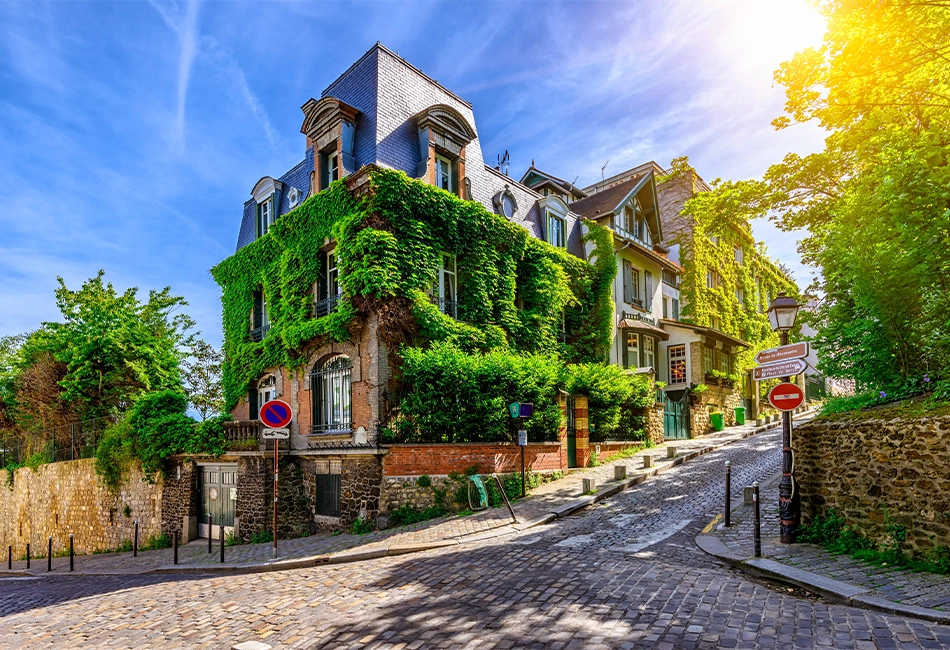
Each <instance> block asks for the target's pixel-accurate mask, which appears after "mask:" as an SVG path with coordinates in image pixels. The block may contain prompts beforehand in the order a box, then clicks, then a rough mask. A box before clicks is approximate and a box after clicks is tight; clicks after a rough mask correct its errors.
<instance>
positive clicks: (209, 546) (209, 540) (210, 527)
mask: <svg viewBox="0 0 950 650" xmlns="http://www.w3.org/2000/svg"><path fill="white" fill-rule="evenodd" d="M274 444H275V445H276V444H277V443H276V442H275V443H274ZM213 525H214V517H212V516H211V513H210V512H209V513H208V553H211V551H212V549H211V538H212V537H213V535H212V534H211V531H212V526H213Z"/></svg>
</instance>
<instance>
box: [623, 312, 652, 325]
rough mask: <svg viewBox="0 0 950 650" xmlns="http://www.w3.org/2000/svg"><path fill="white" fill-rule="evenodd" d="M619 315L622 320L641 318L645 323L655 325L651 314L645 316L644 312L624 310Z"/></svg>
mask: <svg viewBox="0 0 950 650" xmlns="http://www.w3.org/2000/svg"><path fill="white" fill-rule="evenodd" d="M621 315H622V317H623V319H624V320H642V321H643V322H644V323H646V324H647V325H653V326H654V327H656V319H655V318H653V317H652V316H647V315H645V314H640V313H636V312H634V313H631V312H629V311H625V312H623V313H622V314H621Z"/></svg>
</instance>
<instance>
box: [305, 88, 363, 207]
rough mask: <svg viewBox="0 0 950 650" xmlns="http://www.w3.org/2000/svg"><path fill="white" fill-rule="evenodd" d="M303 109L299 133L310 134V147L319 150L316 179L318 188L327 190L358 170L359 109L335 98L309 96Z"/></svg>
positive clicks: (308, 136)
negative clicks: (310, 97)
mask: <svg viewBox="0 0 950 650" xmlns="http://www.w3.org/2000/svg"><path fill="white" fill-rule="evenodd" d="M302 110H303V112H304V121H303V126H301V127H300V132H301V133H303V134H304V135H306V136H307V147H313V149H314V151H317V152H319V156H316V157H315V160H314V163H315V166H316V167H317V169H315V170H314V172H315V174H314V179H315V181H319V183H320V187H319V189H320V190H325V189H326V188H328V187H329V186H330V183H332V182H333V181H335V180H339V179H341V178H343V177H345V176H346V175H347V174H352V173H353V172H355V171H356V158H355V155H354V154H355V151H356V119H357V116H358V115H359V114H360V112H359V111H358V110H356V109H355V108H353V107H352V106H350V105H349V104H345V103H343V102H341V101H340V100H339V99H337V98H335V97H324V98H323V99H321V100H319V101H317V100H316V99H310V100H308V101H307V103H306V104H304V105H303V109H302Z"/></svg>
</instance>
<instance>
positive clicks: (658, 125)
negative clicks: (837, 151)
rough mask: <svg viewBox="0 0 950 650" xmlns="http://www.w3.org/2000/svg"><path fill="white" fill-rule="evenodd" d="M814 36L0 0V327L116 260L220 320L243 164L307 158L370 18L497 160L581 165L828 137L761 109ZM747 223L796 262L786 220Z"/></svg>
mask: <svg viewBox="0 0 950 650" xmlns="http://www.w3.org/2000/svg"><path fill="white" fill-rule="evenodd" d="M820 37H821V21H820V20H819V19H818V18H817V16H815V15H814V14H813V13H812V12H811V10H810V9H809V8H807V7H806V6H805V4H804V1H803V0H782V2H764V1H759V0H745V1H740V0H722V1H717V2H708V3H705V2H703V3H698V2H695V1H688V0H671V1H669V2H664V3H648V2H631V3H619V2H601V3H594V2H583V3H546V2H527V3H518V2H478V3H443V2H424V3H383V2H375V3H354V4H348V3H343V2H327V3H276V2H268V3H250V2H247V3H244V2H242V3H226V2H214V3H199V2H179V3H174V2H153V3H147V2H119V3H105V2H96V3H83V2H68V3H67V2H52V3H32V4H31V3H12V2H9V3H0V191H2V193H3V196H4V209H3V210H0V233H2V234H0V335H5V334H15V333H19V332H24V331H28V330H30V329H33V328H35V327H36V326H37V325H38V324H39V323H40V322H42V321H44V320H55V319H57V316H58V312H57V310H56V305H55V301H54V297H53V290H54V288H55V286H56V276H58V275H59V276H62V277H63V278H64V279H65V280H66V282H67V285H69V286H70V287H73V288H76V287H78V286H79V285H80V284H81V282H82V281H83V280H84V279H86V278H88V277H91V276H94V275H95V274H96V272H97V271H98V270H99V269H105V271H106V278H107V279H109V280H111V281H112V282H113V283H115V284H116V286H117V287H120V288H123V289H124V288H126V287H129V286H138V287H140V289H141V290H142V292H143V294H145V293H147V290H148V289H151V288H155V289H159V288H162V287H165V286H171V287H172V290H173V291H174V292H175V293H176V294H178V295H183V296H184V297H185V298H186V299H187V300H188V302H189V303H190V306H189V308H188V309H187V312H188V313H189V314H191V315H192V316H193V317H194V318H195V319H196V320H197V321H198V323H199V328H200V329H201V330H202V332H203V334H204V337H205V338H206V339H207V340H208V341H210V342H212V343H215V344H220V341H221V325H220V314H219V312H220V303H219V292H218V288H217V285H216V284H215V283H214V281H213V280H212V279H211V276H210V274H209V272H208V269H210V268H211V267H212V266H213V265H214V264H216V263H217V262H218V261H220V260H221V259H223V258H225V257H227V256H228V255H230V254H231V253H233V252H234V245H235V241H236V239H237V233H238V226H239V225H240V218H241V208H242V205H243V203H244V201H245V200H246V199H247V198H248V196H249V193H250V190H251V188H252V187H253V185H254V183H255V182H256V181H257V180H258V179H259V178H260V177H261V176H264V175H273V176H279V175H280V174H281V173H283V172H284V171H286V170H287V169H289V168H290V167H292V166H293V165H294V164H296V163H297V162H298V161H299V160H301V159H302V157H303V148H304V138H303V136H302V135H301V134H300V133H299V129H300V124H301V120H302V114H301V112H300V106H301V105H302V104H303V103H304V102H305V101H306V100H307V99H308V98H310V97H312V96H319V93H320V91H321V90H322V89H323V88H324V87H325V86H327V85H328V84H329V83H330V82H331V81H333V79H335V78H336V77H337V76H338V75H339V74H340V73H341V72H343V71H344V70H345V69H346V68H347V67H348V66H349V65H350V64H351V63H352V62H353V61H355V60H356V59H357V58H359V56H361V55H362V54H363V52H365V51H366V50H367V49H369V47H370V46H372V44H373V43H374V42H376V41H377V40H378V41H381V42H382V43H383V44H385V45H387V46H388V47H389V48H390V49H392V50H394V51H398V53H399V54H400V55H401V56H403V57H404V58H406V59H407V60H408V61H410V62H411V63H413V64H414V65H416V66H417V67H419V68H421V69H422V70H423V71H425V72H426V73H428V74H429V75H430V76H432V77H433V78H435V79H437V80H438V81H439V82H440V83H442V84H443V85H445V86H446V87H448V88H449V89H451V90H453V91H455V92H456V93H458V94H460V95H461V96H463V97H464V98H466V99H467V100H469V101H471V102H472V104H473V105H474V109H475V118H476V127H477V128H478V131H479V137H480V139H481V141H482V150H483V151H484V152H485V157H486V162H490V161H492V160H493V159H494V155H495V154H496V153H501V152H503V151H504V150H505V149H507V150H509V151H510V154H511V161H512V162H511V173H512V175H513V176H514V175H520V174H521V172H522V171H523V170H524V169H525V168H526V167H527V166H528V164H530V161H531V159H532V158H533V159H534V160H535V162H536V163H537V165H538V166H539V167H542V168H544V169H546V170H548V171H550V172H551V173H554V174H557V175H559V176H562V177H564V178H566V179H568V180H571V179H573V178H574V176H578V177H579V178H578V180H577V182H578V184H579V185H585V184H589V183H592V182H594V181H595V180H597V179H599V178H600V168H601V166H602V165H603V164H604V163H605V162H606V161H608V160H609V163H608V164H607V168H606V171H605V173H606V175H608V176H609V175H611V174H614V173H618V172H620V171H622V170H624V169H626V168H629V167H631V166H634V165H636V164H639V163H642V162H645V161H647V160H650V159H653V160H656V161H657V162H659V163H660V164H661V165H667V164H669V161H670V160H671V159H672V158H673V157H675V156H681V155H688V156H689V157H690V160H691V162H692V163H693V165H694V166H695V167H696V168H697V169H698V171H699V173H700V174H701V175H702V176H703V177H704V178H706V179H707V180H712V179H714V178H717V177H722V178H731V179H738V178H749V177H754V176H757V175H760V174H761V173H762V172H763V171H764V170H765V169H766V167H767V166H768V164H770V163H772V162H775V161H777V160H779V159H780V158H781V157H782V156H783V155H784V154H785V153H786V152H788V151H797V152H800V153H807V152H809V151H813V150H816V149H818V148H820V147H821V143H822V140H823V134H822V133H821V132H820V131H819V130H818V129H817V128H816V127H814V126H811V125H804V126H797V127H794V128H792V129H789V130H786V131H782V132H779V133H776V132H774V131H773V130H772V129H771V127H770V126H769V122H770V120H771V119H772V118H773V117H775V116H777V115H779V114H780V113H781V108H782V105H783V101H784V94H783V91H782V89H781V88H780V87H775V86H773V84H772V70H774V69H775V68H776V67H777V66H778V64H779V63H780V62H781V61H783V60H785V59H787V58H788V57H789V56H790V55H791V54H792V53H793V52H794V51H796V50H797V49H801V48H802V47H804V46H807V45H814V44H817V43H818V42H820ZM754 227H755V233H756V236H757V237H758V238H759V239H763V240H764V241H765V242H766V243H767V244H768V245H769V249H770V251H771V253H772V254H773V255H774V256H776V257H778V258H779V259H781V260H782V261H784V262H785V263H787V264H788V265H789V266H791V267H792V268H793V269H794V270H795V273H796V277H797V278H798V279H799V283H800V284H802V285H805V284H807V281H808V279H809V276H810V273H809V271H808V270H807V269H805V268H804V267H802V266H801V264H800V262H799V259H798V255H797V253H796V252H795V238H794V237H793V236H790V235H788V234H785V233H780V232H777V231H776V230H775V229H774V228H773V227H771V226H770V225H769V224H767V223H756V224H755V226H754Z"/></svg>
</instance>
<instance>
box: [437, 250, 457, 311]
mask: <svg viewBox="0 0 950 650" xmlns="http://www.w3.org/2000/svg"><path fill="white" fill-rule="evenodd" d="M457 282H458V274H457V273H456V263H455V255H449V254H448V253H442V261H441V263H440V264H439V273H438V275H437V276H436V279H435V283H434V285H433V287H432V297H433V298H434V299H436V300H437V301H438V302H437V304H438V305H439V311H441V312H442V313H443V314H446V315H448V316H451V317H452V318H458V293H457V289H458V285H457Z"/></svg>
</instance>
